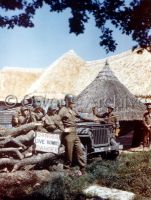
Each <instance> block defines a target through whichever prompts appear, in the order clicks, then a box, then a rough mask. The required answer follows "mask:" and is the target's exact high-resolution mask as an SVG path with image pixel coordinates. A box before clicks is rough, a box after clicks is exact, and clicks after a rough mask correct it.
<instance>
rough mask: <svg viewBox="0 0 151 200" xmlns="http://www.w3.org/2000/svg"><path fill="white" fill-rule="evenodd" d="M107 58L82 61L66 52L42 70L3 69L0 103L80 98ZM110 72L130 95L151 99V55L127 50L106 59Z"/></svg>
mask: <svg viewBox="0 0 151 200" xmlns="http://www.w3.org/2000/svg"><path fill="white" fill-rule="evenodd" d="M105 60H106V59H101V60H94V61H85V60H83V59H81V58H80V57H79V56H78V55H76V53H75V52H73V51H69V52H67V53H65V54H64V55H63V56H61V57H60V58H59V59H57V60H56V61H55V62H54V63H52V64H51V65H50V66H49V67H48V68H46V69H45V70H43V71H42V70H39V69H38V68H37V69H26V68H12V67H11V68H4V69H2V70H0V100H4V99H5V97H6V96H8V95H9V94H13V95H16V96H17V97H18V98H22V97H23V96H24V95H26V94H31V96H32V95H39V96H46V97H47V98H50V99H51V98H62V97H64V95H65V94H66V93H73V94H74V95H79V94H80V93H81V92H82V91H83V90H84V89H85V88H86V87H87V86H88V85H89V84H90V83H91V82H92V81H93V80H94V79H95V78H96V76H97V75H98V73H99V72H100V70H101V69H103V66H104V63H105ZM108 60H109V62H110V66H111V69H112V71H113V72H114V73H115V75H116V76H117V78H118V79H119V80H120V81H121V83H123V84H124V85H125V86H126V87H127V88H128V89H129V90H130V91H131V93H132V94H134V95H137V96H138V97H140V96H142V98H144V96H145V97H149V98H150V97H151V87H150V85H151V80H150V77H151V54H150V53H148V52H147V51H144V52H143V53H142V54H137V53H136V52H131V51H127V52H124V53H121V54H118V55H116V56H111V57H109V59H108Z"/></svg>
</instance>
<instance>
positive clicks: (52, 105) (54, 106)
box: [48, 103, 58, 111]
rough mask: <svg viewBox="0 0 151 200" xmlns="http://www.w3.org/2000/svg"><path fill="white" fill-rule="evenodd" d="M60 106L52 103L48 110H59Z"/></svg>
mask: <svg viewBox="0 0 151 200" xmlns="http://www.w3.org/2000/svg"><path fill="white" fill-rule="evenodd" d="M57 109H58V106H57V104H54V103H52V104H51V105H50V106H49V107H48V111H52V110H57Z"/></svg>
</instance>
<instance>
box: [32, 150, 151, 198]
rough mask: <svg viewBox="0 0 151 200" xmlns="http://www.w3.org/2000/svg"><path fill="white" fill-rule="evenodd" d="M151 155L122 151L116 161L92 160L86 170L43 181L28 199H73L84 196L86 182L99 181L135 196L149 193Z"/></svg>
mask: <svg viewBox="0 0 151 200" xmlns="http://www.w3.org/2000/svg"><path fill="white" fill-rule="evenodd" d="M150 183H151V155H150V152H141V153H132V154H122V155H120V157H119V159H118V160H117V161H102V160H97V161H93V162H92V163H91V164H89V165H88V166H87V173H86V174H85V175H84V176H81V177H78V176H75V175H68V176H60V177H59V178H57V179H55V180H54V181H53V182H52V183H49V184H47V185H44V186H43V187H42V188H41V189H40V190H38V191H37V192H36V193H34V194H32V199H36V198H38V199H39V197H42V199H43V200H48V199H49V200H69V199H70V200H75V199H79V200H80V199H82V200H83V199H86V198H85V197H84V196H82V195H81V194H82V190H83V189H84V188H86V187H88V186H89V185H92V184H99V185H101V186H106V187H110V188H117V189H121V190H126V191H131V192H134V193H135V194H136V195H137V198H136V199H137V200H138V199H139V200H141V199H142V196H143V197H150V196H151V186H150Z"/></svg>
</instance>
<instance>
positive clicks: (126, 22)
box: [0, 0, 151, 53]
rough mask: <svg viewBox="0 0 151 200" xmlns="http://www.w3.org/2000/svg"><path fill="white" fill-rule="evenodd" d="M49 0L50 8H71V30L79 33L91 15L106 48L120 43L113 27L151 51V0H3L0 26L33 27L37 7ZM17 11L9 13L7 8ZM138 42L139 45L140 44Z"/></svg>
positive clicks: (0, 6) (58, 11) (109, 48)
mask: <svg viewBox="0 0 151 200" xmlns="http://www.w3.org/2000/svg"><path fill="white" fill-rule="evenodd" d="M44 4H46V5H47V6H49V8H50V12H57V13H60V12H62V11H64V10H66V9H69V10H70V11H71V17H70V18H69V28H70V33H75V34H76V35H79V34H81V33H83V32H84V31H85V24H86V23H87V22H88V21H89V18H90V17H93V18H94V20H95V26H96V27H97V28H98V29H99V30H100V45H101V46H102V47H104V48H105V50H106V52H107V53H108V52H110V51H115V49H116V46H117V43H116V41H115V38H113V27H115V28H118V29H119V30H121V32H122V33H123V34H126V35H130V36H131V37H132V39H133V40H134V41H136V43H137V44H138V45H137V46H140V47H141V48H146V49H147V50H148V51H151V48H150V46H151V34H150V29H151V1H150V0H131V1H130V3H129V4H128V2H127V0H113V1H111V0H82V1H73V0H30V1H28V0H1V1H0V8H1V9H2V10H3V11H4V12H3V15H0V27H7V28H14V27H15V26H23V27H26V28H27V27H33V26H34V23H33V18H34V15H35V13H36V10H37V9H39V8H42V7H43V5H44ZM9 10H10V11H13V10H14V11H16V10H17V11H18V12H17V13H18V14H16V12H15V13H14V14H13V15H12V16H10V15H9V14H8V13H7V12H6V11H9ZM109 24H110V25H112V26H109ZM137 46H136V47H137Z"/></svg>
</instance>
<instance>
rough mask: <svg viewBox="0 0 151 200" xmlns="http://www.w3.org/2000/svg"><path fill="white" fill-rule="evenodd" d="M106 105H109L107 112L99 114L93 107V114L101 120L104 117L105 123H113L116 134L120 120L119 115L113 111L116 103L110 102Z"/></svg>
mask: <svg viewBox="0 0 151 200" xmlns="http://www.w3.org/2000/svg"><path fill="white" fill-rule="evenodd" d="M106 107H107V112H105V113H103V114H98V113H96V109H93V114H94V115H95V116H96V117H98V118H100V119H101V121H102V119H103V121H104V122H105V123H108V124H111V125H112V126H113V129H114V133H115V134H116V132H117V130H119V122H118V120H117V117H116V116H115V115H114V113H113V111H114V105H113V104H108V105H107V106H106Z"/></svg>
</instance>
